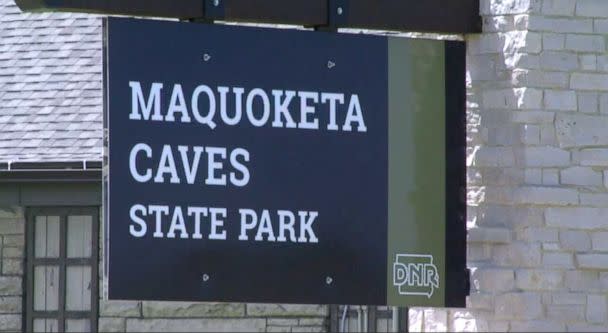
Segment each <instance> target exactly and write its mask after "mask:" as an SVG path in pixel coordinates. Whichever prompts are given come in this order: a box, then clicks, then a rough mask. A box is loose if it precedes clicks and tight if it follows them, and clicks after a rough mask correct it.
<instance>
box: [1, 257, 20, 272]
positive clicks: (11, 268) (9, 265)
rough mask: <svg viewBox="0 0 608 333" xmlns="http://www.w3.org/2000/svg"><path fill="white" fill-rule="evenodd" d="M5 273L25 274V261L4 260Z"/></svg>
mask: <svg viewBox="0 0 608 333" xmlns="http://www.w3.org/2000/svg"><path fill="white" fill-rule="evenodd" d="M2 274H3V275H23V261H22V260H14V259H3V260H2Z"/></svg>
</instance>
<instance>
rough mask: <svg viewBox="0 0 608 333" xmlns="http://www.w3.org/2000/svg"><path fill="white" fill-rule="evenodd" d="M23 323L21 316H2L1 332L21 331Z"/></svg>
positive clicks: (0, 322)
mask: <svg viewBox="0 0 608 333" xmlns="http://www.w3.org/2000/svg"><path fill="white" fill-rule="evenodd" d="M21 322H22V317H21V315H20V314H17V315H16V314H3V315H0V331H21Z"/></svg>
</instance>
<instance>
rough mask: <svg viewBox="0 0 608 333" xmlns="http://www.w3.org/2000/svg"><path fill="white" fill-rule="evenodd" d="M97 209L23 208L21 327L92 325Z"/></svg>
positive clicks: (77, 327) (34, 329)
mask: <svg viewBox="0 0 608 333" xmlns="http://www.w3.org/2000/svg"><path fill="white" fill-rule="evenodd" d="M98 243H99V209H98V208H97V207H78V208H67V207H66V208H59V207H46V208H32V209H28V221H27V258H26V265H27V271H26V281H27V282H26V283H27V287H26V291H25V293H26V307H27V308H26V311H25V313H26V318H25V319H26V332H94V331H96V330H97V304H98V293H97V290H98V281H99V277H98V267H99V265H98Z"/></svg>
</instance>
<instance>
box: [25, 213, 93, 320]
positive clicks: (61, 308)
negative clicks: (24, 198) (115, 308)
mask: <svg viewBox="0 0 608 333" xmlns="http://www.w3.org/2000/svg"><path fill="white" fill-rule="evenodd" d="M71 215H85V216H91V219H92V221H91V222H92V224H91V228H92V229H93V230H91V242H92V244H91V257H90V258H68V257H67V242H68V240H67V238H68V230H67V227H68V216H71ZM36 216H59V257H58V258H36V257H35V253H34V249H35V218H36ZM25 225H26V227H25V229H26V230H25V237H26V240H25V243H26V246H25V252H26V253H25V256H24V257H25V258H24V259H25V267H26V270H25V272H24V274H25V278H24V283H25V286H24V287H25V288H24V291H23V292H24V314H25V316H24V319H25V325H23V326H24V329H25V332H33V329H34V318H45V315H46V316H47V317H46V318H50V319H57V321H58V325H57V331H58V332H65V327H66V325H65V324H66V320H67V319H89V320H90V322H91V332H97V322H98V317H99V314H98V308H99V251H100V250H99V233H100V208H99V206H38V207H35V206H32V207H27V208H26V224H25ZM48 265H54V266H58V267H59V299H58V309H57V311H34V282H35V281H34V268H35V267H36V266H48ZM70 265H72V266H73V265H76V266H89V267H91V308H90V310H88V311H68V310H66V297H67V293H66V291H67V285H66V275H67V267H68V266H70Z"/></svg>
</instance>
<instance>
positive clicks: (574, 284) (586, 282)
mask: <svg viewBox="0 0 608 333" xmlns="http://www.w3.org/2000/svg"><path fill="white" fill-rule="evenodd" d="M566 288H567V289H569V290H571V291H577V292H586V293H588V292H591V291H599V290H600V289H601V284H600V279H599V274H598V272H597V271H579V270H577V271H567V272H566Z"/></svg>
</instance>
